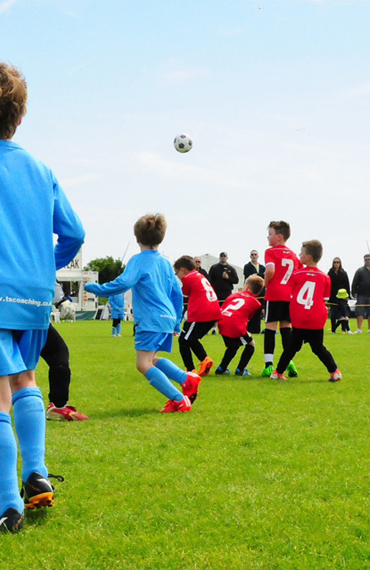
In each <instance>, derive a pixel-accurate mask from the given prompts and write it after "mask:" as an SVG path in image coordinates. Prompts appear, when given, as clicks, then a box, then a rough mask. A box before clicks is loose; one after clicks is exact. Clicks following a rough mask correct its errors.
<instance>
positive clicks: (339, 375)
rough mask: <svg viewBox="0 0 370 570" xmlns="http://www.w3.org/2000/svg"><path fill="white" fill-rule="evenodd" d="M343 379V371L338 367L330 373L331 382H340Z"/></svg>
mask: <svg viewBox="0 0 370 570" xmlns="http://www.w3.org/2000/svg"><path fill="white" fill-rule="evenodd" d="M341 380H342V373H341V371H340V370H338V368H337V369H336V371H335V372H332V373H331V374H330V378H329V382H340V381H341Z"/></svg>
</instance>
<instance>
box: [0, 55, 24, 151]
mask: <svg viewBox="0 0 370 570" xmlns="http://www.w3.org/2000/svg"><path fill="white" fill-rule="evenodd" d="M26 112H27V83H26V80H25V78H24V77H23V75H22V73H21V72H20V71H19V70H18V69H17V68H16V67H14V66H12V65H7V64H6V63H4V62H0V139H3V140H9V139H11V138H12V137H13V135H14V133H15V131H16V130H17V127H18V125H19V124H20V121H21V120H22V117H24V115H25V114H26Z"/></svg>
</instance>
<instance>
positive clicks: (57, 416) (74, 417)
mask: <svg viewBox="0 0 370 570" xmlns="http://www.w3.org/2000/svg"><path fill="white" fill-rule="evenodd" d="M46 419H47V420H56V421H59V422H73V421H75V422H76V421H78V422H82V421H83V420H88V419H89V418H88V416H85V414H82V413H81V412H78V411H77V409H76V408H75V407H74V406H64V407H63V408H57V407H56V406H54V404H53V403H52V402H50V404H49V405H48V409H47V410H46Z"/></svg>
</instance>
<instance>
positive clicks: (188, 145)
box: [173, 133, 193, 152]
mask: <svg viewBox="0 0 370 570" xmlns="http://www.w3.org/2000/svg"><path fill="white" fill-rule="evenodd" d="M173 146H174V147H175V149H176V150H177V152H189V150H191V149H192V148H193V141H192V140H191V138H190V137H189V135H186V134H184V133H183V134H181V135H177V137H175V140H174V141H173Z"/></svg>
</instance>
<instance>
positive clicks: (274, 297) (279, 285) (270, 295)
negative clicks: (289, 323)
mask: <svg viewBox="0 0 370 570" xmlns="http://www.w3.org/2000/svg"><path fill="white" fill-rule="evenodd" d="M265 265H266V269H267V267H268V266H269V265H273V266H274V268H275V273H274V276H273V278H272V279H271V281H270V283H268V285H267V287H266V295H265V299H266V301H288V302H289V301H290V295H291V292H292V288H291V278H292V275H293V273H294V272H295V271H297V269H301V268H302V267H303V265H302V263H301V262H300V261H299V259H298V257H297V256H296V254H295V253H294V251H292V250H291V249H290V248H289V247H287V246H286V245H276V246H274V247H270V248H269V249H266V251H265Z"/></svg>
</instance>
